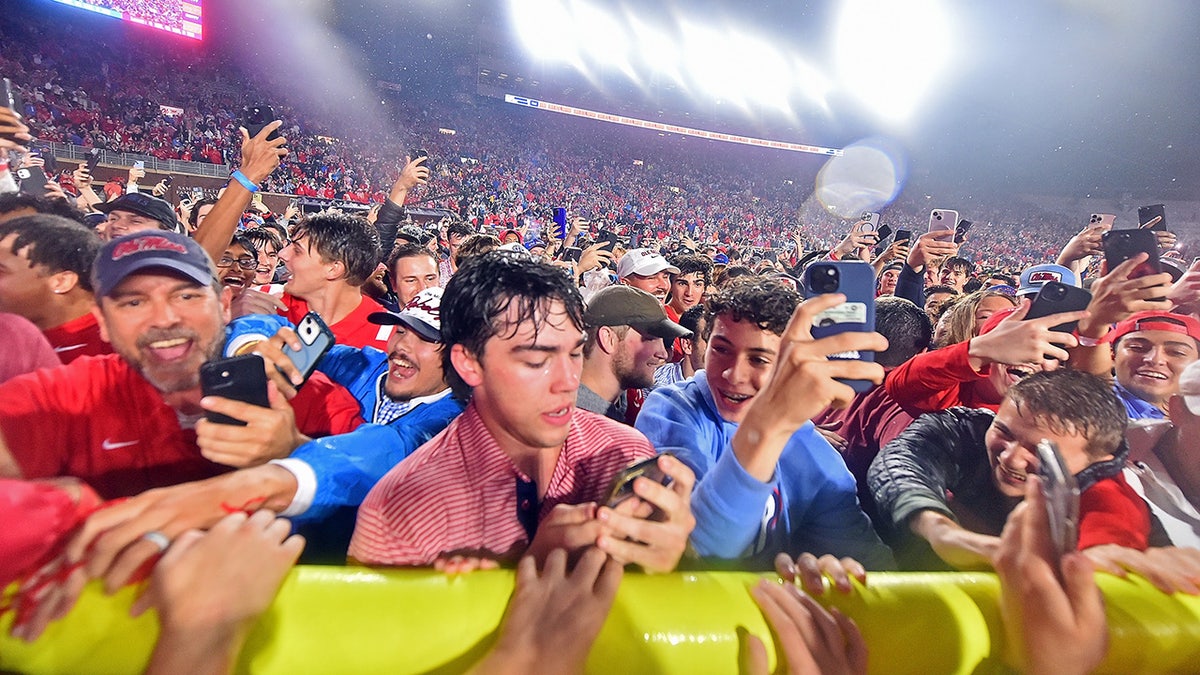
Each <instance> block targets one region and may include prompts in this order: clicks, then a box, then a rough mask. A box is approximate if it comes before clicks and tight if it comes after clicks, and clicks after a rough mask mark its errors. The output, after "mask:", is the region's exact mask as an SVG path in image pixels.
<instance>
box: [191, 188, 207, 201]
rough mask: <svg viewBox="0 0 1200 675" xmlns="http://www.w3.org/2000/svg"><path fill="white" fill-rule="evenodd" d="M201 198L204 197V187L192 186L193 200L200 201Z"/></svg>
mask: <svg viewBox="0 0 1200 675" xmlns="http://www.w3.org/2000/svg"><path fill="white" fill-rule="evenodd" d="M201 199H204V188H202V187H194V188H192V201H193V202H198V201H200V200H201Z"/></svg>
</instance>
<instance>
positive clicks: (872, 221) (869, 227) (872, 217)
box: [855, 211, 883, 239]
mask: <svg viewBox="0 0 1200 675" xmlns="http://www.w3.org/2000/svg"><path fill="white" fill-rule="evenodd" d="M878 231H879V214H878V213H875V212H873V211H867V212H865V213H863V214H862V217H860V218H859V223H858V224H857V225H856V227H855V232H860V233H861V232H878ZM882 238H883V237H880V239H882Z"/></svg>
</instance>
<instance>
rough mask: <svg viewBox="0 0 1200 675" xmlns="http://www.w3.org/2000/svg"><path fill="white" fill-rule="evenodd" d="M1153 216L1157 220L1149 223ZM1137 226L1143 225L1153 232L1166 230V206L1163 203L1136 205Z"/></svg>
mask: <svg viewBox="0 0 1200 675" xmlns="http://www.w3.org/2000/svg"><path fill="white" fill-rule="evenodd" d="M1155 218H1158V221H1157V222H1155V223H1154V224H1153V225H1150V222H1151V221H1153V220H1154V219H1155ZM1147 226H1148V227H1147ZM1138 227H1145V228H1146V229H1148V230H1151V231H1153V232H1166V231H1167V207H1166V206H1165V205H1163V204H1151V205H1149V206H1141V207H1138Z"/></svg>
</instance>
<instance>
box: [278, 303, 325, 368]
mask: <svg viewBox="0 0 1200 675" xmlns="http://www.w3.org/2000/svg"><path fill="white" fill-rule="evenodd" d="M296 336H297V337H299V338H300V344H301V345H302V346H301V347H300V351H298V352H296V351H292V350H291V349H290V348H289V349H287V350H285V351H284V353H285V354H287V357H288V359H290V360H291V362H292V365H294V366H296V370H299V371H300V374H301V375H302V376H303V377H304V379H305V381H307V380H308V376H309V375H312V372H313V370H315V369H316V367H317V362H318V361H320V360H321V357H322V356H325V352H327V351H329V348H330V347H332V346H333V343H334V342H335V341H336V339H335V338H334V337H333V331H331V330H329V326H326V325H325V322H324V321H322V320H321V317H319V316H317V315H316V313H315V312H309V313H308V314H305V315H304V318H303V319H300V323H298V324H296Z"/></svg>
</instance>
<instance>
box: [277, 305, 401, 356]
mask: <svg viewBox="0 0 1200 675" xmlns="http://www.w3.org/2000/svg"><path fill="white" fill-rule="evenodd" d="M280 300H282V301H283V304H285V305H287V311H286V312H281V314H283V315H284V316H285V317H287V320H288V321H291V322H292V323H294V324H296V323H300V320H301V319H303V318H304V315H305V314H308V303H307V302H305V301H304V300H302V299H300V298H297V297H296V296H294V295H292V294H291V293H284V294H283V297H281V298H280ZM383 311H385V310H384V309H383V306H382V305H380V304H379V303H378V302H375V301H374V300H372V299H371V298H368V297H367V296H365V295H364V296H362V301H361V302H359V303H358V307H355V308H354V311H353V312H350V313H349V314H347V315H346V317H345V318H344V319H342V320H341V321H339V322H337V323H335V324H332V325H330V326H329V330H331V331H333V337H334V338H336V339H337V343H338V344H339V345H347V346H349V347H354V348H357V349H361V348H363V347H374V348H376V349H378V350H379V351H381V352H386V351H387V343H388V338H389V337H391V336H392V328H393V326H377V325H375V324H373V323H371V322H370V321H367V317H368V316H370V315H371V313H373V312H383Z"/></svg>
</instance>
